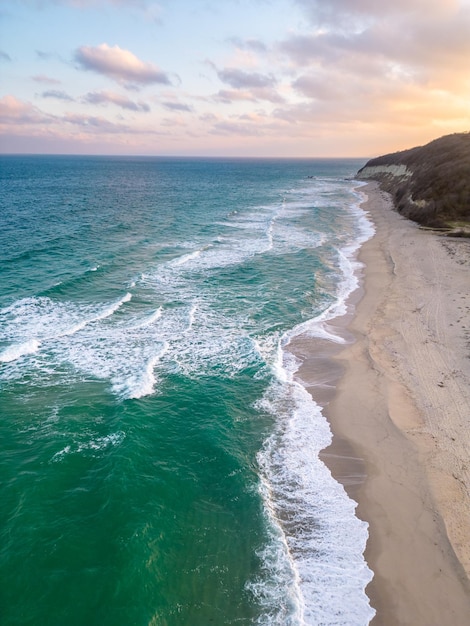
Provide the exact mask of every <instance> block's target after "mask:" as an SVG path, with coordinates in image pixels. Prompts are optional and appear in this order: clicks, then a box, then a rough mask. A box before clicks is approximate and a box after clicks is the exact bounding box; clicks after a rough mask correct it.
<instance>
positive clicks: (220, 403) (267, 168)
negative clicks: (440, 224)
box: [0, 156, 373, 626]
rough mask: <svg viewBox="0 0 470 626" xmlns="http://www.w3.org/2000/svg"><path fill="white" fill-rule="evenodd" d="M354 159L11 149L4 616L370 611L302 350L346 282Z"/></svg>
mask: <svg viewBox="0 0 470 626" xmlns="http://www.w3.org/2000/svg"><path fill="white" fill-rule="evenodd" d="M361 165H363V163H362V161H358V160H337V161H331V160H330V161H319V160H274V159H273V160H248V159H246V160H235V159H232V160H230V159H227V160H224V159H219V160H211V159H157V158H111V157H96V158H95V157H26V156H9V157H1V158H0V168H1V170H0V173H1V179H2V184H1V189H0V211H1V226H0V281H1V283H0V284H1V290H0V403H1V405H0V406H1V409H0V480H1V486H0V489H1V492H0V497H1V502H2V505H1V507H0V532H1V542H0V574H1V580H2V584H1V586H0V621H1V623H2V624H3V625H4V626H7V625H22V626H24V625H29V624H31V625H51V626H59V625H60V626H62V625H63V624H67V625H70V626H72V625H77V626H78V625H80V626H82V625H87V626H92V625H97V626H98V625H99V626H108V625H109V626H117V625H123V626H129V625H142V626H144V625H152V626H186V625H187V626H208V625H210V624H215V625H224V624H244V625H249V624H250V625H251V624H262V625H266V626H274V625H279V626H281V625H282V626H286V625H292V626H297V625H302V624H309V625H310V624H314V625H317V624H324V625H327V624H329V625H333V624H336V625H339V624H344V625H348V626H353V625H359V624H367V623H368V622H369V620H370V619H371V617H372V616H373V610H372V609H371V608H370V606H369V603H368V599H367V597H366V595H365V593H364V588H365V586H366V584H367V583H368V581H369V580H370V578H371V572H370V570H369V569H368V567H367V565H366V563H365V562H364V559H363V556H362V553H363V550H364V547H365V541H366V538H367V526H366V525H365V524H364V523H363V522H361V521H359V520H358V519H357V518H356V517H355V514H354V507H355V503H353V502H352V501H351V500H349V498H348V497H347V496H346V494H345V492H344V489H343V488H342V487H341V486H340V485H339V484H338V483H336V482H335V481H334V480H333V479H332V478H331V475H330V473H329V471H328V470H327V469H326V468H325V466H324V465H323V464H322V463H321V462H320V461H319V459H318V452H319V450H321V449H322V448H323V447H325V446H326V445H327V444H328V443H329V441H330V432H329V428H328V425H327V423H326V421H325V419H324V418H323V416H322V414H321V411H320V409H319V407H318V406H317V405H316V404H315V403H314V402H313V401H312V399H311V398H310V396H309V395H308V394H307V393H306V392H305V391H304V389H303V388H302V387H301V386H300V385H299V384H298V383H297V382H296V381H295V380H294V373H295V370H296V368H297V367H298V364H297V363H296V361H295V359H294V358H293V357H292V355H291V354H290V353H289V351H288V342H289V339H290V338H292V337H293V336H296V335H298V334H300V333H301V332H307V333H310V334H313V335H318V336H328V328H327V326H326V325H325V323H326V322H327V321H328V319H331V318H332V317H334V316H335V315H337V314H340V313H341V312H342V310H343V309H344V302H345V299H346V298H347V296H348V294H349V293H350V292H351V290H353V289H354V287H355V285H356V279H355V276H354V271H355V269H356V264H355V261H354V255H355V252H356V251H357V249H358V247H359V245H360V243H361V242H362V241H364V240H366V239H367V238H368V237H369V236H370V235H371V233H372V228H371V226H370V224H369V223H368V221H367V220H366V218H365V216H364V214H363V213H362V211H361V209H360V208H359V202H360V198H361V194H360V188H359V183H357V182H354V181H352V180H350V178H349V177H351V176H352V175H353V174H354V173H355V172H356V171H357V169H358V168H359V167H360V166H361ZM332 339H333V340H334V337H332Z"/></svg>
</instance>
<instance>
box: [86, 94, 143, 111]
mask: <svg viewBox="0 0 470 626" xmlns="http://www.w3.org/2000/svg"><path fill="white" fill-rule="evenodd" d="M83 101H84V102H86V103H88V104H114V105H116V106H118V107H121V108H122V109H127V110H128V111H137V112H143V113H148V112H149V111H150V107H149V105H148V104H147V103H146V102H134V101H133V100H130V99H129V98H127V97H126V96H122V95H121V94H118V93H114V92H112V91H93V92H90V93H87V94H86V95H85V96H84V98H83Z"/></svg>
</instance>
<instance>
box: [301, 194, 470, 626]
mask: <svg viewBox="0 0 470 626" xmlns="http://www.w3.org/2000/svg"><path fill="white" fill-rule="evenodd" d="M362 191H364V193H365V194H367V197H368V200H367V202H365V203H364V204H363V208H364V209H365V210H366V211H367V212H368V213H369V215H370V218H371V219H372V221H373V222H374V224H375V227H376V234H375V236H374V237H373V238H372V239H371V240H369V241H368V242H367V243H366V244H365V245H364V246H363V247H362V249H361V251H360V256H359V259H360V261H361V262H362V263H363V264H364V266H363V270H362V274H363V275H362V277H361V287H360V289H358V290H357V291H356V292H355V294H353V296H352V298H351V301H350V306H349V312H348V314H347V315H345V316H344V317H343V318H339V319H337V320H335V322H334V326H335V330H336V332H338V333H339V334H341V335H343V336H344V337H345V338H346V339H347V344H346V346H344V345H342V346H341V345H331V344H329V345H327V344H326V343H325V342H321V341H318V340H316V339H312V338H305V337H301V338H297V339H296V340H295V341H294V342H293V343H292V346H291V348H292V350H293V352H295V353H296V354H297V355H298V356H300V357H301V359H302V363H303V364H302V366H301V368H300V369H299V372H298V376H299V379H300V380H301V381H302V382H303V383H304V384H305V385H306V386H307V388H308V389H309V391H310V392H311V393H312V395H313V397H314V398H315V399H316V400H317V401H318V402H319V403H320V404H322V405H323V406H324V407H325V408H324V410H325V413H326V415H327V417H328V419H329V421H330V424H331V428H332V431H333V433H334V440H333V444H332V445H331V446H330V447H329V448H328V449H327V450H325V451H324V452H323V454H322V458H323V459H324V461H325V462H326V463H327V465H328V466H329V467H330V469H331V471H332V473H333V475H334V476H335V477H336V478H337V479H338V480H340V481H341V482H342V483H343V484H344V486H345V488H346V489H347V491H348V493H349V494H350V496H351V497H353V498H354V499H355V500H356V501H357V502H358V508H357V514H358V516H359V517H360V518H361V519H364V520H366V521H367V522H368V523H369V541H368V544H367V549H366V559H367V561H368V563H369V565H370V567H371V569H372V570H373V571H374V579H373V581H372V582H371V584H370V585H369V587H368V589H367V592H368V594H369V596H370V598H371V604H372V606H373V607H374V608H375V609H376V611H377V614H376V617H375V618H374V619H373V621H372V622H371V623H372V624H373V626H378V625H386V626H397V625H399V626H405V625H410V626H411V625H413V626H433V625H436V626H437V625H443V624H449V625H450V624H452V626H466V625H468V624H469V623H470V582H469V581H470V495H469V487H470V452H469V442H470V289H469V286H470V241H469V240H458V239H450V238H444V237H441V236H439V235H436V234H435V233H434V232H430V231H426V230H423V229H420V228H419V227H418V225H416V224H414V223H413V222H410V221H408V220H406V219H404V218H402V217H401V216H400V215H398V214H397V213H396V212H395V211H394V210H393V209H392V207H391V203H390V200H389V197H388V195H387V194H384V193H382V192H381V191H380V190H379V189H378V186H377V185H376V183H370V184H368V185H367V186H366V187H364V188H363V189H362Z"/></svg>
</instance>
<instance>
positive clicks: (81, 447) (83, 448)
mask: <svg viewBox="0 0 470 626" xmlns="http://www.w3.org/2000/svg"><path fill="white" fill-rule="evenodd" d="M125 437H126V434H125V433H124V432H123V431H122V430H119V431H117V432H115V433H111V434H109V435H105V436H104V437H95V438H92V439H89V440H87V441H81V442H80V441H78V442H74V443H73V444H68V445H66V446H65V447H64V448H62V450H59V451H58V452H56V453H55V454H54V456H53V457H52V459H51V460H50V462H51V463H58V462H60V461H63V459H64V457H66V456H67V455H69V454H81V453H84V452H85V453H87V452H91V453H92V455H93V456H95V454H96V453H97V452H102V451H103V450H106V449H108V448H110V447H115V446H118V445H120V444H121V443H122V442H123V441H124V439H125Z"/></svg>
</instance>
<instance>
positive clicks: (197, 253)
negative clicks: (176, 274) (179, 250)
mask: <svg viewBox="0 0 470 626" xmlns="http://www.w3.org/2000/svg"><path fill="white" fill-rule="evenodd" d="M201 252H202V249H201V250H194V252H189V253H188V254H184V255H183V256H181V257H178V258H177V259H174V260H173V261H170V265H172V266H173V267H180V266H181V265H185V264H186V263H189V262H190V261H193V260H194V259H197V258H198V257H199V256H200V255H201Z"/></svg>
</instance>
